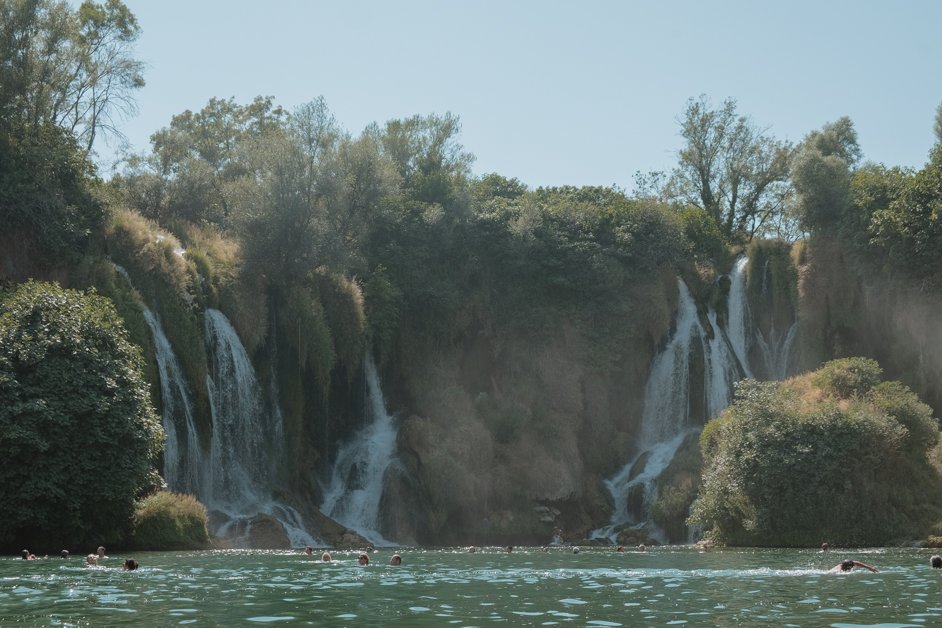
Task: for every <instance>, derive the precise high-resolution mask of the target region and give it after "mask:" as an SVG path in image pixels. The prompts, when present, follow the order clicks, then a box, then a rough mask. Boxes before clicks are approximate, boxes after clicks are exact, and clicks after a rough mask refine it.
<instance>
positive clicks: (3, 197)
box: [0, 122, 106, 263]
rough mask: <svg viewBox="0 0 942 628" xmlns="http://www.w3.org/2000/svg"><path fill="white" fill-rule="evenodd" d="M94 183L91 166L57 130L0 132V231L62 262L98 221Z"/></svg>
mask: <svg viewBox="0 0 942 628" xmlns="http://www.w3.org/2000/svg"><path fill="white" fill-rule="evenodd" d="M94 182H95V178H94V167H93V166H92V164H91V162H89V161H88V159H86V158H85V156H84V154H83V153H82V150H81V149H80V148H79V147H78V146H76V143H75V138H74V137H73V136H72V135H70V134H69V133H68V132H66V131H65V130H63V129H62V128H60V127H57V126H55V125H53V124H51V123H48V122H47V123H46V124H44V125H43V126H42V127H41V128H39V129H35V130H27V129H24V128H22V127H18V128H15V129H10V130H9V132H8V133H3V132H0V233H3V234H4V235H6V236H8V237H10V236H12V237H17V238H20V239H22V240H24V241H26V242H30V243H35V244H36V245H37V249H38V251H39V252H40V254H41V255H45V256H46V257H47V258H48V259H49V260H50V261H55V262H57V263H62V262H67V261H68V260H69V259H70V258H71V257H72V256H75V255H79V254H81V253H82V252H83V247H84V245H85V243H86V242H87V241H88V239H89V237H90V236H91V235H92V234H93V233H96V232H97V231H98V230H99V229H100V228H101V226H102V224H103V223H104V220H105V217H106V210H105V207H104V206H103V205H102V203H101V201H100V200H99V199H98V198H97V197H96V195H95V194H94V191H93V187H94Z"/></svg>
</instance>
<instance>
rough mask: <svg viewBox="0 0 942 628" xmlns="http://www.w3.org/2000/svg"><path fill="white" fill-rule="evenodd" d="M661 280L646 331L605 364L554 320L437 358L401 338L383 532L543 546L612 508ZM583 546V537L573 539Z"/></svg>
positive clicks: (425, 539)
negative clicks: (550, 325) (404, 359)
mask: <svg viewBox="0 0 942 628" xmlns="http://www.w3.org/2000/svg"><path fill="white" fill-rule="evenodd" d="M670 285H671V284H670V283H668V282H665V283H664V288H661V286H660V284H658V285H657V287H656V288H652V290H651V292H649V293H648V296H650V295H651V294H654V295H656V298H658V299H660V300H661V301H660V302H659V303H647V304H646V305H645V308H644V309H645V311H648V312H651V313H652V314H651V316H652V317H653V319H654V320H642V321H635V324H638V323H641V324H639V328H638V332H637V333H635V334H633V335H631V338H632V340H631V341H629V342H628V343H627V344H626V345H625V346H624V347H620V348H618V349H617V350H615V351H613V352H612V353H614V355H616V356H617V359H616V360H614V361H613V362H611V363H609V364H608V365H606V366H605V367H601V366H599V365H598V364H597V363H595V362H593V360H592V359H591V356H592V352H591V350H590V347H589V343H590V340H589V338H588V337H587V334H585V333H583V332H580V331H579V329H578V328H577V327H576V326H575V325H573V324H571V323H570V322H569V321H565V320H564V321H560V323H559V325H558V328H557V329H556V330H555V332H554V333H551V334H548V335H547V336H546V337H545V339H543V340H534V339H532V338H522V337H518V338H513V339H498V338H496V337H495V336H486V335H483V334H482V335H479V336H477V337H474V338H472V339H471V340H469V341H467V342H464V343H462V344H460V345H457V346H454V347H450V348H448V349H446V350H442V348H441V347H436V346H431V345H429V344H428V343H423V340H422V338H421V337H418V336H415V337H411V338H409V344H410V346H411V347H412V351H411V354H412V355H413V356H414V358H413V359H412V360H410V361H409V362H408V363H407V364H400V365H399V368H400V371H399V373H398V375H399V378H398V382H399V384H398V390H396V391H392V392H391V393H390V394H391V397H392V398H393V403H394V404H396V403H398V404H401V406H408V415H407V416H405V417H404V418H403V419H402V422H401V425H400V432H399V460H400V463H401V464H399V465H397V466H396V468H394V469H391V470H390V472H389V473H388V474H387V478H386V489H385V497H384V503H383V508H382V511H383V519H384V524H385V529H386V530H387V533H388V534H389V535H390V537H392V538H397V539H407V540H415V541H416V542H419V543H426V544H445V545H449V544H467V543H501V544H506V543H513V544H524V543H527V544H540V543H546V542H548V541H549V539H550V538H551V536H552V532H553V530H554V528H556V527H562V528H563V529H564V530H566V532H567V534H569V535H572V536H579V535H581V534H584V533H585V532H586V531H588V530H589V529H591V528H593V527H594V526H596V525H598V524H599V522H601V521H604V520H605V519H606V518H607V516H608V514H609V511H610V504H609V503H608V497H607V495H606V494H605V491H604V489H603V488H602V484H601V481H602V479H603V478H605V477H607V476H609V475H611V474H612V473H613V472H614V471H615V470H617V469H618V468H619V467H620V466H621V465H623V464H624V463H625V460H626V459H627V457H628V456H629V455H630V453H631V449H632V444H633V441H634V437H635V431H636V429H637V422H638V419H639V417H640V413H641V407H642V402H643V398H642V397H643V391H644V384H645V379H646V377H647V369H648V367H649V364H650V362H651V359H652V356H653V354H654V352H655V351H656V348H657V342H658V341H659V340H660V336H657V337H653V336H651V335H649V334H648V332H647V330H648V329H656V330H657V332H659V333H660V334H661V335H663V334H664V333H666V332H667V331H668V330H669V326H670V323H671V314H670V312H671V308H672V304H671V302H670V301H671V298H672V297H673V295H672V294H671V292H670V291H669V290H668V288H667V286H670ZM580 538H581V537H580Z"/></svg>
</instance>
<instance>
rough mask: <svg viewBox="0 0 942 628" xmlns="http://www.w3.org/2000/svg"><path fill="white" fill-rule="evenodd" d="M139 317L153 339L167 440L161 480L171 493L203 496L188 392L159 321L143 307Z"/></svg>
mask: <svg viewBox="0 0 942 628" xmlns="http://www.w3.org/2000/svg"><path fill="white" fill-rule="evenodd" d="M143 313H144V320H145V321H147V325H148V326H149V327H150V330H151V334H152V335H153V338H154V352H155V353H156V357H157V371H158V373H159V375H160V398H161V402H162V405H163V424H164V433H165V434H166V436H167V440H166V443H165V445H164V479H166V480H167V486H168V487H170V490H172V491H176V492H178V493H187V494H190V495H199V494H200V493H201V492H203V491H202V480H201V478H202V475H203V455H202V450H201V449H200V445H199V432H198V431H197V429H196V422H195V420H194V416H193V402H192V400H191V397H190V391H189V388H188V387H187V385H186V379H185V378H184V377H183V371H182V369H181V368H180V364H179V363H178V362H177V358H176V355H175V354H174V353H173V347H171V345H170V341H169V340H168V339H167V336H166V334H164V330H163V327H162V326H161V324H160V319H159V318H158V317H157V315H156V314H154V313H153V312H151V311H150V310H149V309H148V308H146V307H144V308H143Z"/></svg>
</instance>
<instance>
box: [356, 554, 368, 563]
mask: <svg viewBox="0 0 942 628" xmlns="http://www.w3.org/2000/svg"><path fill="white" fill-rule="evenodd" d="M357 562H358V563H360V564H361V565H363V566H366V565H369V564H370V557H369V556H368V555H367V554H366V552H361V553H360V555H359V556H358V557H357Z"/></svg>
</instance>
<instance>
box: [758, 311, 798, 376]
mask: <svg viewBox="0 0 942 628" xmlns="http://www.w3.org/2000/svg"><path fill="white" fill-rule="evenodd" d="M797 335H798V321H797V320H796V321H795V322H793V323H792V324H791V325H789V327H788V329H787V330H786V331H785V333H784V334H779V333H776V331H775V326H774V325H772V328H771V329H770V330H769V338H768V340H766V338H765V336H764V335H763V333H762V330H761V329H757V330H756V344H757V345H758V346H759V350H760V351H761V353H762V359H763V363H764V364H765V368H766V372H767V373H768V375H769V378H770V379H775V380H783V379H785V378H786V377H788V359H789V357H790V355H791V350H792V344H793V343H794V342H795V337H796V336H797Z"/></svg>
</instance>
